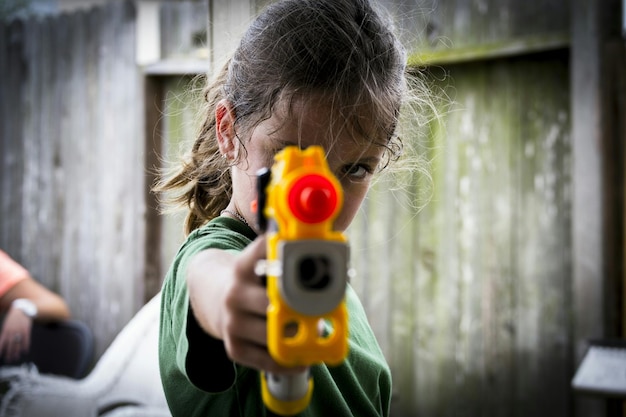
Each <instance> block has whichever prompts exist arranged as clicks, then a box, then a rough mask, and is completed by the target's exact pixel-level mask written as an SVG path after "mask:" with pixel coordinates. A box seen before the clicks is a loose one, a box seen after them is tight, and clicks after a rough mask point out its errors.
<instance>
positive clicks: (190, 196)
mask: <svg viewBox="0 0 626 417" xmlns="http://www.w3.org/2000/svg"><path fill="white" fill-rule="evenodd" d="M383 16H384V15H383V14H381V13H379V12H377V11H376V10H374V8H373V6H372V4H371V3H370V1H368V0H282V1H279V2H276V3H273V4H271V5H269V6H268V7H267V8H266V9H265V10H264V12H263V13H261V14H260V15H259V16H258V17H257V18H256V19H255V20H254V21H253V22H252V24H251V25H250V27H249V28H248V30H247V31H246V33H245V34H244V36H243V38H242V40H241V42H240V44H239V46H238V47H237V49H236V50H235V52H234V54H233V55H232V57H231V58H230V60H229V61H228V62H227V63H226V65H225V66H224V67H223V68H222V70H221V71H220V72H219V73H218V74H217V76H216V77H215V79H214V80H213V81H212V82H211V83H209V85H208V86H207V87H206V89H205V92H204V98H205V101H206V103H205V104H206V106H205V108H204V110H203V111H204V112H205V113H204V119H205V120H204V123H203V124H202V126H201V129H200V131H199V134H198V136H197V138H196V141H195V143H194V145H193V148H192V150H191V153H190V155H189V156H188V158H187V160H186V161H185V162H184V163H183V165H182V167H181V169H180V170H179V171H178V172H176V173H175V174H174V175H173V176H171V177H170V178H167V179H163V180H162V181H161V183H160V184H157V187H156V190H157V191H174V192H176V193H177V194H175V195H174V197H172V198H171V200H172V202H174V203H178V204H184V205H186V206H188V208H189V213H188V215H187V219H186V224H185V232H186V233H190V232H191V231H193V230H194V229H196V228H198V227H200V226H202V225H203V224H205V223H206V222H208V221H209V220H210V219H211V218H213V217H216V216H218V215H219V213H220V211H221V210H223V209H224V208H225V207H226V205H227V204H228V202H229V200H230V196H231V191H232V190H231V178H230V170H229V164H228V161H227V160H225V159H224V158H222V157H221V154H220V152H219V149H218V143H217V139H216V126H215V125H216V120H215V108H216V104H217V103H218V102H219V101H220V100H222V99H226V100H228V102H229V103H230V106H231V109H232V111H233V114H234V117H235V127H236V128H237V138H238V140H239V141H240V142H241V145H242V148H243V149H245V146H244V145H245V143H244V141H242V137H246V133H247V132H250V130H251V129H252V128H254V127H255V126H256V125H257V124H258V123H259V122H261V121H263V120H265V119H267V118H269V117H271V115H272V112H273V111H274V110H275V105H276V104H277V103H279V102H285V101H284V100H286V102H287V103H292V102H293V100H297V99H306V97H310V96H311V95H312V94H314V95H317V96H321V97H323V98H324V99H327V101H326V102H328V103H329V104H330V105H331V106H332V109H333V114H336V115H337V117H336V119H337V121H338V122H340V123H344V122H347V123H349V125H350V127H351V128H353V129H356V131H357V132H358V133H360V134H363V135H364V136H365V137H368V138H371V140H372V141H373V142H374V143H375V144H377V145H379V146H383V147H385V149H386V151H385V157H386V158H385V162H384V164H387V163H388V162H389V161H391V160H394V159H397V158H398V157H399V155H400V152H401V149H402V143H401V141H400V139H399V138H398V137H397V136H396V135H395V131H396V125H397V121H398V117H399V112H400V107H401V105H402V102H403V98H404V97H405V93H406V91H407V77H406V76H407V75H408V74H407V72H406V68H405V63H406V56H405V52H404V48H403V47H402V45H401V44H400V42H399V40H398V38H397V37H396V36H395V34H394V33H393V29H392V25H391V24H390V23H391V22H390V19H386V18H385V17H383ZM364 111H365V113H364ZM331 124H333V123H331ZM329 129H332V127H329ZM372 129H373V130H372ZM371 133H375V135H373V136H372V135H371ZM243 154H244V157H245V151H244V152H243Z"/></svg>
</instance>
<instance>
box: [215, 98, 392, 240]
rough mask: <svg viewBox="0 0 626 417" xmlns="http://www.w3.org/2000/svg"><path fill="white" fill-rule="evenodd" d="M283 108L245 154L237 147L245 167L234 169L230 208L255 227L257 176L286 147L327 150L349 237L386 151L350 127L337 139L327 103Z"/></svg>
mask: <svg viewBox="0 0 626 417" xmlns="http://www.w3.org/2000/svg"><path fill="white" fill-rule="evenodd" d="M277 107H278V108H277V110H276V111H274V113H273V115H272V117H270V118H269V119H266V120H264V121H262V122H261V123H259V124H258V125H257V126H256V127H255V128H254V129H253V130H252V132H251V134H250V137H249V140H247V141H245V143H246V150H245V151H244V150H243V149H240V145H239V143H238V141H237V140H235V141H234V142H233V152H234V154H235V157H237V156H238V157H239V162H238V163H237V164H236V165H235V166H233V168H232V181H233V196H232V199H231V202H230V204H229V207H233V204H234V208H236V209H237V210H239V212H240V213H241V214H242V215H243V216H244V217H245V218H246V219H248V220H249V221H248V223H250V224H253V222H251V221H250V220H252V219H254V218H255V214H253V213H252V211H251V208H250V204H251V202H252V201H253V200H255V199H256V197H257V196H256V173H257V171H258V170H259V169H261V168H264V167H270V166H271V165H272V164H273V160H274V155H275V154H276V153H277V152H278V151H280V150H281V149H283V148H284V147H286V146H289V145H297V146H300V148H302V149H304V148H307V147H309V146H311V145H321V146H322V147H323V148H324V149H325V150H326V153H327V155H326V158H327V161H328V165H329V167H330V169H331V171H332V172H333V173H334V174H335V176H336V177H337V179H339V181H340V182H341V185H342V187H343V192H344V204H343V208H342V211H341V213H340V214H339V216H338V217H337V218H336V220H335V224H334V227H335V229H336V230H339V231H345V230H346V228H347V227H348V226H349V225H350V223H351V222H352V220H353V219H354V216H355V215H356V213H357V211H358V209H359V207H360V205H361V203H362V202H363V199H364V198H365V195H366V193H367V190H368V189H369V186H370V183H371V180H372V175H373V173H374V172H375V170H376V168H377V167H378V164H379V163H380V160H381V158H382V155H383V152H384V149H383V148H382V147H381V146H376V145H373V144H372V143H371V142H372V141H371V139H368V138H364V137H362V136H359V135H357V134H356V133H355V132H353V131H352V129H351V128H350V127H349V124H345V125H344V126H339V125H338V124H337V123H335V126H336V128H333V129H332V130H333V135H332V136H333V137H332V138H331V137H330V132H331V129H329V123H330V121H331V120H332V118H331V116H332V115H331V110H330V106H329V105H328V104H327V101H324V100H321V99H319V100H307V101H306V102H304V103H303V101H302V100H299V101H294V102H292V108H291V112H289V111H288V109H287V108H286V107H287V106H277ZM218 125H220V123H218ZM218 137H219V136H218Z"/></svg>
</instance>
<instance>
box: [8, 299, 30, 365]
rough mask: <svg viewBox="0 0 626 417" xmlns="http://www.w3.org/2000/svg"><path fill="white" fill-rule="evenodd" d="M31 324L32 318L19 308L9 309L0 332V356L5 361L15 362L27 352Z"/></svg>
mask: <svg viewBox="0 0 626 417" xmlns="http://www.w3.org/2000/svg"><path fill="white" fill-rule="evenodd" d="M32 325H33V321H32V319H31V318H30V317H28V316H27V315H26V314H24V312H22V311H21V310H20V309H18V308H11V309H9V311H8V312H7V314H6V317H5V319H4V324H3V325H2V331H1V332H0V358H4V362H5V363H12V362H16V361H17V360H19V359H20V357H21V356H22V355H23V354H25V353H27V352H28V350H29V349H30V334H31V328H32Z"/></svg>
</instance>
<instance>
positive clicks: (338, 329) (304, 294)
mask: <svg viewBox="0 0 626 417" xmlns="http://www.w3.org/2000/svg"><path fill="white" fill-rule="evenodd" d="M258 182H259V190H258V191H259V198H258V200H257V201H258V207H257V213H258V214H259V216H258V217H259V220H258V223H259V227H260V228H261V229H262V230H266V229H267V232H268V237H267V261H266V265H265V266H264V268H263V269H264V271H265V274H266V275H267V294H268V298H269V302H270V304H269V308H268V311H267V343H268V350H269V353H270V355H271V356H272V357H273V358H274V359H275V360H276V361H277V362H278V363H280V364H281V365H283V366H289V367H290V366H309V365H315V364H319V363H322V362H324V363H327V364H329V365H338V364H339V363H341V362H342V361H343V360H344V359H345V357H346V355H347V354H348V314H347V310H346V304H345V291H346V285H347V282H348V258H349V250H348V249H349V248H348V244H347V242H346V238H345V237H344V235H343V234H342V233H341V232H337V231H333V221H334V220H335V218H336V217H337V215H338V214H339V212H340V211H341V207H342V204H343V190H342V188H341V185H340V183H339V181H338V180H337V179H336V178H335V176H334V175H333V174H332V172H331V171H330V169H329V167H328V164H327V162H326V159H325V157H324V150H323V149H322V148H321V147H319V146H312V147H309V148H307V149H305V150H301V149H300V148H298V147H296V146H290V147H287V148H285V149H283V150H282V151H281V152H279V153H278V154H277V155H276V156H275V162H274V165H273V166H272V168H271V171H267V170H266V172H264V173H259V180H258ZM321 325H324V331H321V327H320V326H321ZM261 389H262V395H263V402H264V403H265V405H266V407H267V408H268V409H270V410H271V411H273V412H274V413H276V414H280V415H283V416H288V415H295V414H297V413H300V412H301V411H303V410H304V409H306V407H307V406H308V404H309V402H310V400H311V395H312V392H313V380H312V378H311V376H310V373H309V371H308V370H307V371H305V372H303V373H301V374H297V375H290V376H286V375H274V374H269V373H262V375H261Z"/></svg>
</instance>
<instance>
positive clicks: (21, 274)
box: [0, 250, 30, 297]
mask: <svg viewBox="0 0 626 417" xmlns="http://www.w3.org/2000/svg"><path fill="white" fill-rule="evenodd" d="M29 276H30V275H29V273H28V271H27V270H26V268H24V267H23V266H22V265H20V264H18V263H17V262H15V261H14V260H13V259H11V257H9V255H7V254H6V253H5V252H4V251H2V250H0V297H2V296H4V294H6V292H7V291H9V290H10V289H11V288H13V286H14V285H15V284H17V283H18V282H20V281H22V280H23V279H26V278H28V277H29Z"/></svg>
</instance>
